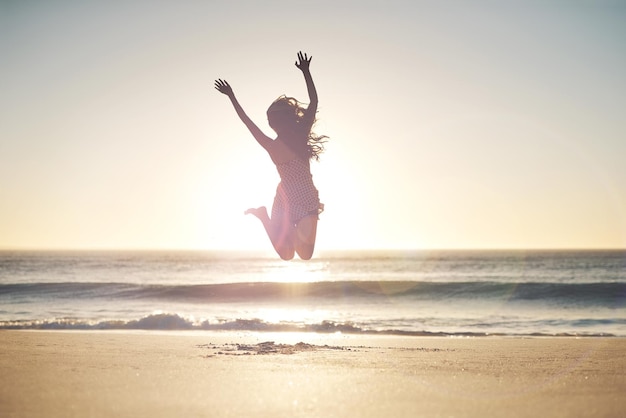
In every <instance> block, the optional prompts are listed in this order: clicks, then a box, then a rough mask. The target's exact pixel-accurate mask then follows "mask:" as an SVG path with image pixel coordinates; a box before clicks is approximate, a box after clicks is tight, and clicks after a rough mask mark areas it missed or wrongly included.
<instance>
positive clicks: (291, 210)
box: [272, 158, 324, 225]
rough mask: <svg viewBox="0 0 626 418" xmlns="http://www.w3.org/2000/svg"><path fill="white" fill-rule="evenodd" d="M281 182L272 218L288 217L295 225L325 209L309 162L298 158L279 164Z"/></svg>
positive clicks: (275, 198) (277, 166) (277, 190)
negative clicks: (314, 182)
mask: <svg viewBox="0 0 626 418" xmlns="http://www.w3.org/2000/svg"><path fill="white" fill-rule="evenodd" d="M276 168H277V169H278V174H279V175H280V183H279V184H278V187H277V189H276V197H274V204H273V206H272V219H276V218H284V217H288V218H289V219H290V221H291V222H292V223H293V224H294V225H295V224H297V223H298V221H300V220H301V219H302V218H304V217H306V216H310V215H319V214H320V213H321V212H322V210H324V205H323V204H322V203H320V199H319V195H318V192H317V189H316V188H315V185H314V184H313V176H312V175H311V170H310V166H309V162H308V161H305V160H302V159H299V158H296V159H294V160H291V161H287V162H285V163H281V164H277V165H276Z"/></svg>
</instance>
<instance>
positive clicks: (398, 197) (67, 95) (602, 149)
mask: <svg viewBox="0 0 626 418" xmlns="http://www.w3.org/2000/svg"><path fill="white" fill-rule="evenodd" d="M624 22H626V2H624V1H601V0H600V1H592V0H589V1H575V0H563V1H550V0H541V1H506V0H503V1H480V0H478V1H445V0H441V1H440V0H433V1H419V0H409V1H393V0H391V1H390V0H385V1H363V0H361V1H325V0H317V1H310V2H301V1H290V2H287V1H271V0H265V1H253V0H250V1H232V0H224V1H175V2H174V1H121V0H120V1H84V0H76V1H73V0H67V1H61V0H47V1H43V0H42V1H6V0H0V57H1V58H0V248H4V249H12V248H37V249H40V248H50V249H82V248H85V249H94V248H106V249H111V248H124V249H153V248H154V249H260V250H265V249H267V250H270V249H271V247H270V244H269V241H268V239H267V237H266V236H265V233H264V232H263V230H262V227H261V224H260V223H259V222H258V221H257V220H256V219H254V218H253V217H251V216H244V215H243V211H244V210H245V209H247V208H249V207H256V206H261V205H267V206H268V207H269V206H271V203H272V200H273V196H274V191H275V188H276V184H277V182H278V175H277V173H276V170H275V168H274V166H273V165H272V164H271V161H270V160H269V158H268V157H267V155H266V154H265V151H263V149H262V148H261V147H259V146H258V144H256V142H255V141H254V139H253V138H252V136H251V135H250V134H249V133H248V131H247V130H246V128H245V127H244V126H243V124H241V122H240V121H239V119H238V118H237V116H236V115H235V112H234V111H233V109H232V106H231V105H230V102H229V101H228V99H227V98H226V97H225V96H223V95H221V94H219V93H218V92H216V91H215V90H214V89H213V80H214V79H215V78H218V77H219V78H224V79H226V80H228V81H229V82H230V83H231V85H232V86H233V89H234V90H235V93H236V94H237V96H238V98H239V101H240V102H241V104H242V105H243V107H244V108H245V109H246V111H247V112H248V114H249V115H250V117H251V118H252V119H253V120H255V121H256V123H257V124H258V125H259V126H260V127H261V128H262V129H263V130H264V131H265V132H266V133H267V134H272V135H273V132H272V131H271V129H270V128H269V126H268V125H267V121H266V118H265V111H266V109H267V107H268V106H269V104H270V103H271V102H272V101H273V100H274V99H275V98H276V97H278V96H279V95H281V94H288V95H292V96H295V97H297V98H299V99H300V100H303V101H306V100H307V96H306V88H305V84H304V80H303V77H302V74H301V73H300V71H299V70H298V69H297V68H296V67H295V66H294V62H295V60H296V53H297V52H298V51H299V50H302V51H304V52H307V53H309V54H310V55H312V56H313V61H312V64H311V72H312V74H313V78H314V80H315V82H316V85H317V89H318V93H319V98H320V106H319V114H318V117H319V122H318V124H317V125H316V131H317V132H318V133H320V134H325V135H328V136H329V137H330V141H329V143H328V144H327V150H326V153H324V154H323V155H322V158H321V161H320V162H319V163H313V174H314V180H315V182H316V185H317V187H318V189H319V191H320V198H321V200H322V202H323V203H325V206H326V211H325V212H324V213H323V214H322V215H321V217H320V222H319V229H318V242H317V248H318V249H321V250H324V249H351V248H375V249H379V248H490V249H492V248H496V249H498V248H625V247H626V76H625V74H626V25H625V24H624Z"/></svg>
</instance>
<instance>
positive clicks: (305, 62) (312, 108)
mask: <svg viewBox="0 0 626 418" xmlns="http://www.w3.org/2000/svg"><path fill="white" fill-rule="evenodd" d="M311 59H313V57H309V56H307V54H303V53H302V51H300V52H298V61H296V67H298V68H299V69H300V71H302V74H303V75H304V81H305V82H306V88H307V91H308V92H309V107H308V108H307V114H308V115H309V117H311V118H312V120H311V122H313V121H314V120H315V113H316V112H317V90H316V89H315V83H313V77H311V70H310V69H309V66H310V65H311Z"/></svg>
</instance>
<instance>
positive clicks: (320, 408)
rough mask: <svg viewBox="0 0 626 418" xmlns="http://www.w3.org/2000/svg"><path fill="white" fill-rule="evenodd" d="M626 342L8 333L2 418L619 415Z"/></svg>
mask: <svg viewBox="0 0 626 418" xmlns="http://www.w3.org/2000/svg"><path fill="white" fill-rule="evenodd" d="M625 393H626V339H624V338H611V337H607V338H572V337H554V338H553V337H539V338H521V337H480V338H444V337H442V338H439V337H397V336H363V335H338V334H332V335H327V334H310V333H307V334H288V333H276V334H269V333H238V332H224V333H219V332H198V333H185V332H171V333H168V332H158V333H155V332H116V331H102V332H91V331H71V332H64V331H0V416H2V417H113V416H115V417H153V418H155V417H243V416H254V417H273V418H275V417H300V416H301V417H322V416H324V417H415V416H422V417H440V416H446V417H447V416H455V417H485V416H507V417H537V416H544V417H548V416H549V417H571V416H589V417H598V416H604V417H617V416H622V414H623V412H624V410H626V396H625V395H624V394H625Z"/></svg>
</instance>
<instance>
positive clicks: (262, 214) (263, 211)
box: [244, 206, 269, 221]
mask: <svg viewBox="0 0 626 418" xmlns="http://www.w3.org/2000/svg"><path fill="white" fill-rule="evenodd" d="M244 214H245V215H254V216H256V217H257V218H259V219H260V220H261V221H263V220H265V219H269V215H268V214H267V208H266V207H265V206H261V207H259V208H250V209H248V210H247V211H245V212H244Z"/></svg>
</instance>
